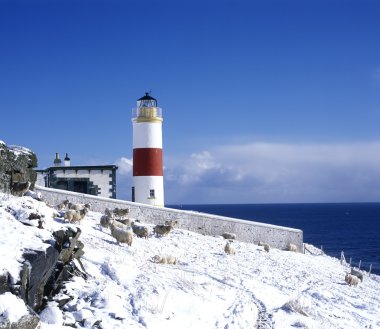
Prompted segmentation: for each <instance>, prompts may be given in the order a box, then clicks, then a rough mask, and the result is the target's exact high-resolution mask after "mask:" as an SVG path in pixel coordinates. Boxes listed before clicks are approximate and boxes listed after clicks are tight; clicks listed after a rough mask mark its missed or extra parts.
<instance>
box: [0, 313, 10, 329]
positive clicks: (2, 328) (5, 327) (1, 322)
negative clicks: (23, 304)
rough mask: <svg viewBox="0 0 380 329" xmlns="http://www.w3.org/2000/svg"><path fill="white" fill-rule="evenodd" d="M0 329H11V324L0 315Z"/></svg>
mask: <svg viewBox="0 0 380 329" xmlns="http://www.w3.org/2000/svg"><path fill="white" fill-rule="evenodd" d="M0 329H11V323H10V322H9V320H8V319H7V318H3V317H2V316H1V315H0Z"/></svg>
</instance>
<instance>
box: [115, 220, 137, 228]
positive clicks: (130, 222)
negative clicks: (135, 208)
mask: <svg viewBox="0 0 380 329" xmlns="http://www.w3.org/2000/svg"><path fill="white" fill-rule="evenodd" d="M115 220H116V221H117V222H118V223H121V224H123V225H126V226H130V227H132V225H133V223H134V222H135V221H134V220H133V219H131V218H124V219H120V218H115Z"/></svg>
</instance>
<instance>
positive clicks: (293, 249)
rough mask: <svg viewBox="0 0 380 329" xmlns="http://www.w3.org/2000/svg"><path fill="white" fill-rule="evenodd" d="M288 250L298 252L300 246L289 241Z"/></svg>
mask: <svg viewBox="0 0 380 329" xmlns="http://www.w3.org/2000/svg"><path fill="white" fill-rule="evenodd" d="M288 251H294V252H297V251H298V248H297V246H296V245H295V244H293V243H289V244H288Z"/></svg>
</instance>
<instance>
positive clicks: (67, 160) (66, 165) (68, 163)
mask: <svg viewBox="0 0 380 329" xmlns="http://www.w3.org/2000/svg"><path fill="white" fill-rule="evenodd" d="M64 161H65V167H70V158H69V155H68V154H67V153H66V156H65V159H64Z"/></svg>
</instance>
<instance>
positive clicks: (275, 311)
mask: <svg viewBox="0 0 380 329" xmlns="http://www.w3.org/2000/svg"><path fill="white" fill-rule="evenodd" d="M29 207H30V208H29ZM7 208H8V211H7ZM9 209H13V210H16V213H15V212H12V211H11V212H10V211H9ZM35 210H38V211H39V212H40V213H42V214H45V221H46V223H45V227H46V230H41V229H38V228H34V227H26V226H24V225H22V224H21V223H20V222H19V221H18V220H17V219H16V218H18V219H21V220H22V218H25V216H26V215H25V213H28V212H29V211H35ZM100 216H101V214H100V213H95V212H90V213H89V214H88V215H87V216H86V218H85V219H84V220H83V221H82V223H81V224H80V228H81V230H82V235H81V238H80V240H81V241H82V242H83V243H84V244H85V249H84V250H85V254H84V256H83V257H82V262H83V264H84V267H85V269H86V271H87V273H88V279H87V280H84V279H83V278H81V277H75V278H74V279H73V280H71V281H70V282H67V283H66V285H65V288H64V290H63V291H62V292H61V294H60V296H57V297H59V298H63V297H65V296H67V297H70V298H71V301H70V302H68V303H67V304H66V305H65V306H64V308H63V310H60V309H59V308H58V307H57V303H56V302H55V301H51V302H50V303H49V306H48V307H47V308H46V309H45V310H44V311H43V312H42V313H41V319H42V321H43V323H42V328H62V327H64V326H65V325H66V326H69V325H72V324H73V323H75V322H76V325H77V327H78V328H81V327H85V328H152V329H153V328H157V329H162V328H168V329H170V328H173V329H174V328H175V329H178V328H181V329H182V328H183V329H185V328H225V329H227V328H229V329H232V328H255V327H256V324H257V321H258V319H261V320H263V321H264V322H263V324H262V328H271V326H273V327H274V328H281V329H282V328H345V329H346V328H358V329H359V328H380V294H379V293H380V277H379V276H376V275H371V276H370V277H369V276H368V275H365V277H364V281H363V282H362V283H359V285H358V286H357V287H350V286H348V285H347V284H346V283H345V281H344V276H345V272H346V271H347V270H348V269H347V267H345V266H343V265H341V264H340V262H339V260H338V259H335V258H332V257H328V256H325V255H310V254H301V253H294V252H288V251H280V250H276V249H271V250H270V252H269V253H267V252H265V251H264V250H263V247H259V246H257V245H253V244H248V243H242V242H237V241H235V242H233V243H232V245H233V247H234V248H235V249H236V254H235V255H227V254H225V252H224V246H225V243H226V240H224V239H223V238H222V237H211V236H203V235H200V234H196V233H192V232H189V231H185V230H181V229H174V230H173V231H172V232H171V233H170V234H169V235H168V236H165V237H155V236H151V237H150V238H149V239H139V238H137V237H136V236H135V237H134V240H133V244H132V246H131V247H128V246H127V245H124V244H123V245H118V244H117V243H116V242H115V239H114V238H113V237H112V236H111V235H110V231H109V230H108V229H104V230H103V231H101V230H100V229H99V225H98V223H99V219H100ZM64 225H68V224H65V223H63V222H62V220H61V219H59V218H54V210H52V209H51V208H49V207H47V206H46V205H45V204H44V203H42V202H39V201H36V200H34V199H32V198H30V197H22V198H15V197H11V196H9V195H4V194H0V231H1V232H2V239H1V242H0V259H1V263H0V264H1V265H0V271H1V270H2V269H5V270H7V271H9V272H10V273H12V275H14V276H15V279H16V276H17V273H18V272H19V270H20V263H19V262H18V260H20V257H21V252H22V249H23V248H25V247H27V246H28V245H31V244H32V245H34V246H36V247H39V248H44V245H43V244H42V242H41V239H45V240H46V236H48V235H49V234H50V232H49V231H53V230H56V229H58V228H60V227H61V226H64ZM146 225H147V226H148V227H149V228H150V230H152V226H151V225H149V224H146ZM308 249H309V250H311V249H312V250H314V251H316V252H317V251H318V250H317V249H316V248H314V247H313V246H310V245H309V246H308ZM155 255H171V256H175V257H177V258H178V260H179V263H178V264H176V265H168V264H165V265H163V264H156V263H153V262H152V261H151V259H152V257H153V256H155ZM12 298H13V299H14V297H13V296H10V294H9V293H8V294H3V295H0V316H1V314H3V316H7V317H8V318H11V319H13V320H15V319H17V318H18V317H20V316H21V315H20V313H22V312H21V311H20V307H17V305H18V304H17V302H16V301H14V300H12V301H11V299H12ZM12 305H15V306H12ZM265 320H266V322H265Z"/></svg>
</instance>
